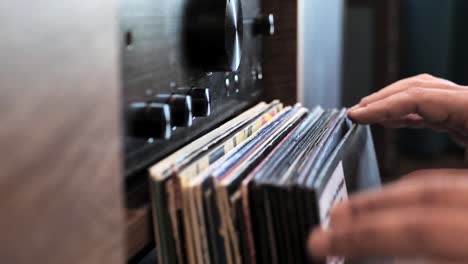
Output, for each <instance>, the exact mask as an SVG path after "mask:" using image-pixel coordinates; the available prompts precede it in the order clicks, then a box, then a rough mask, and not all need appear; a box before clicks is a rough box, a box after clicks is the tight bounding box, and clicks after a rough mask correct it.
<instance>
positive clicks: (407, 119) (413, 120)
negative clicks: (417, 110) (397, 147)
mask: <svg viewBox="0 0 468 264" xmlns="http://www.w3.org/2000/svg"><path fill="white" fill-rule="evenodd" d="M381 125H382V126H384V127H389V128H403V127H407V128H413V129H419V128H425V127H428V124H427V123H426V121H424V118H422V117H421V116H420V115H418V114H409V115H406V116H403V117H402V118H399V119H396V120H386V121H384V122H382V123H381Z"/></svg>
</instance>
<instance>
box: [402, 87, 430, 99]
mask: <svg viewBox="0 0 468 264" xmlns="http://www.w3.org/2000/svg"><path fill="white" fill-rule="evenodd" d="M406 93H407V94H408V95H409V96H411V97H419V96H423V95H424V94H425V93H426V91H425V89H424V88H421V87H420V86H419V85H417V86H412V87H410V88H408V89H407V90H406Z"/></svg>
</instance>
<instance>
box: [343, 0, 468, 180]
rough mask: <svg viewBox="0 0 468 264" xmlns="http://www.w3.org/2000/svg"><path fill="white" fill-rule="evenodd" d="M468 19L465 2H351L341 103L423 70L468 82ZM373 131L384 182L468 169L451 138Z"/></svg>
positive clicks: (422, 132) (427, 133) (347, 103)
mask: <svg viewBox="0 0 468 264" xmlns="http://www.w3.org/2000/svg"><path fill="white" fill-rule="evenodd" d="M467 14H468V1H465V0H430V1H429V0H404V1H396V0H378V1H375V0H347V1H346V8H345V16H344V17H345V22H344V25H345V26H344V40H343V43H344V46H343V65H344V66H343V80H342V83H343V84H342V88H343V90H342V104H343V105H345V106H348V107H349V106H352V105H354V104H355V103H357V102H359V100H360V98H362V97H364V96H366V95H368V94H370V93H373V92H375V91H377V90H379V89H381V88H383V87H385V86H386V85H388V84H391V83H393V82H395V81H397V80H399V79H402V78H406V77H409V76H413V75H417V74H420V73H429V74H432V75H435V76H437V77H442V78H446V79H449V80H451V81H454V82H456V83H459V84H463V85H466V84H468V80H467V78H468V50H467V47H468V37H467V36H468V35H467V32H466V31H467V28H468V15H467ZM373 133H374V138H375V143H376V149H377V154H378V157H379V163H380V167H381V173H382V177H383V180H384V181H391V180H394V179H396V178H398V177H400V176H401V175H404V174H406V173H408V172H411V171H414V170H418V169H425V168H458V167H462V166H463V165H464V164H463V155H464V150H463V149H462V148H461V147H459V146H457V145H455V144H454V143H452V141H451V140H450V139H449V137H448V136H447V135H446V134H443V133H436V132H432V131H429V130H409V129H401V130H392V129H384V128H382V127H379V126H375V127H373Z"/></svg>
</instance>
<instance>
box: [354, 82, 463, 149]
mask: <svg viewBox="0 0 468 264" xmlns="http://www.w3.org/2000/svg"><path fill="white" fill-rule="evenodd" d="M348 115H349V117H350V118H351V119H352V120H354V121H356V122H358V123H361V124H375V123H378V124H381V125H383V126H386V127H393V128H400V127H409V128H424V127H427V128H432V129H434V130H438V131H447V132H449V134H450V135H451V137H452V138H453V139H454V141H455V142H457V143H458V144H460V145H462V146H465V147H466V146H467V143H468V88H467V87H465V86H460V85H457V84H455V83H453V82H450V81H447V80H444V79H440V78H436V77H433V76H431V75H428V74H422V75H418V76H415V77H412V78H408V79H404V80H401V81H399V82H396V83H394V84H391V85H389V86H387V87H385V88H384V89H382V90H380V91H378V92H376V93H374V94H372V95H370V96H367V97H365V98H363V99H362V100H361V102H360V103H359V104H357V105H356V106H354V107H352V108H351V109H350V110H349V113H348ZM467 154H468V151H467Z"/></svg>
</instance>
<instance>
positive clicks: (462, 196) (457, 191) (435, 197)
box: [330, 170, 468, 227]
mask: <svg viewBox="0 0 468 264" xmlns="http://www.w3.org/2000/svg"><path fill="white" fill-rule="evenodd" d="M410 175H412V176H407V177H405V180H403V181H401V182H397V183H393V184H390V185H388V186H385V187H383V188H382V189H381V190H379V191H371V192H367V193H361V194H357V195H354V196H353V197H352V198H351V199H349V200H348V201H344V202H342V203H341V204H339V205H338V206H337V207H336V208H335V209H334V210H333V211H332V213H331V223H330V225H331V226H332V227H333V226H338V225H340V224H341V223H342V222H345V221H358V220H359V218H360V217H361V216H362V215H365V214H368V213H371V212H376V211H381V210H387V209H391V208H404V207H415V206H419V207H431V206H436V207H437V206H446V207H447V208H449V207H450V208H460V209H464V208H468V195H466V194H467V193H468V170H425V171H420V172H416V173H412V174H410ZM455 176H458V177H455Z"/></svg>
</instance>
